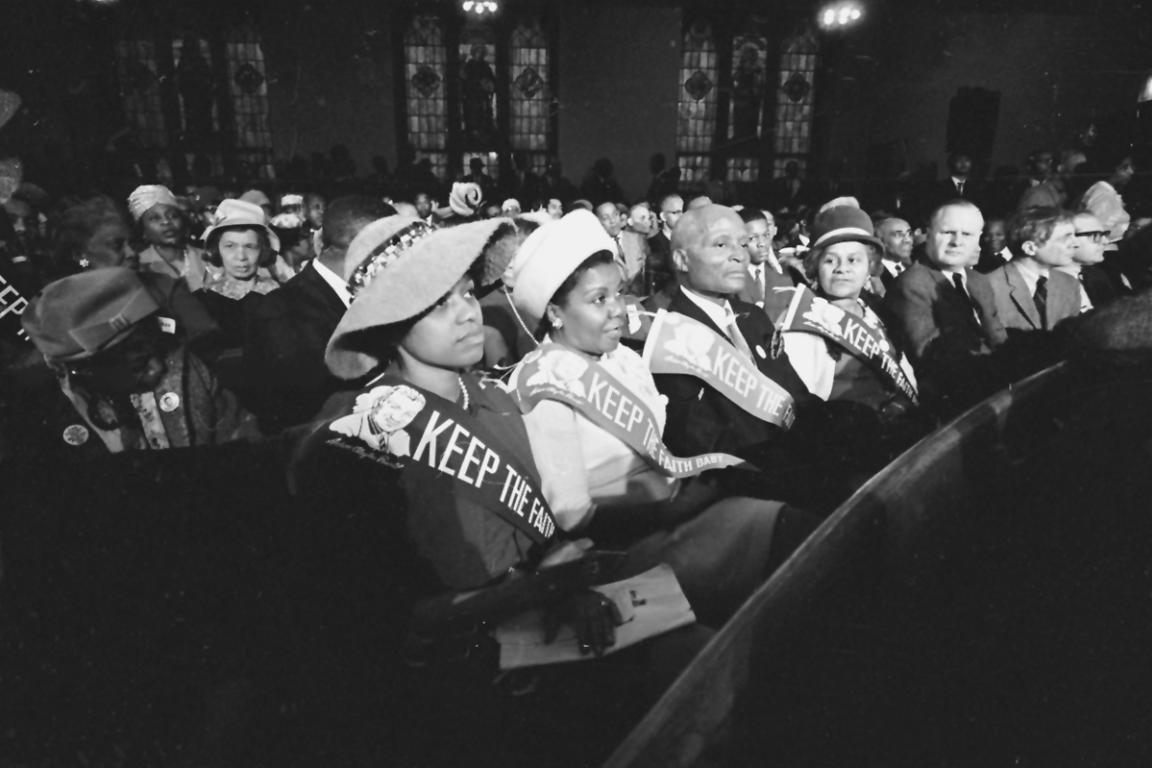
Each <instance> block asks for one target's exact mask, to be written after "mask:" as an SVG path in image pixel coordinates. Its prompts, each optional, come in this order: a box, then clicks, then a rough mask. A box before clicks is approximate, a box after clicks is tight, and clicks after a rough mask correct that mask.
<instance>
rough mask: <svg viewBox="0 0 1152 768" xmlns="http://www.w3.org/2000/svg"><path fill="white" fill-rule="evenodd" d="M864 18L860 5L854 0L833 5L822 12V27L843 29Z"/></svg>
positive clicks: (845, 0)
mask: <svg viewBox="0 0 1152 768" xmlns="http://www.w3.org/2000/svg"><path fill="white" fill-rule="evenodd" d="M863 16H864V10H863V9H862V8H861V7H860V4H859V3H855V2H852V0H843V2H838V3H832V4H831V5H826V6H824V9H823V10H821V11H820V17H819V18H820V26H821V27H822V28H824V29H842V28H844V27H847V26H850V25H852V24H855V23H856V22H858V21H860V19H861V18H863Z"/></svg>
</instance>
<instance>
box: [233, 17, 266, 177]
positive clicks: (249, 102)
mask: <svg viewBox="0 0 1152 768" xmlns="http://www.w3.org/2000/svg"><path fill="white" fill-rule="evenodd" d="M225 51H226V54H227V65H228V68H227V71H228V95H229V96H230V97H231V99H232V114H233V119H234V121H235V125H234V127H235V137H236V143H235V149H236V153H237V159H238V160H239V162H240V163H241V166H242V173H244V175H247V176H258V177H260V178H271V177H272V129H271V127H270V125H269V123H268V79H267V76H266V73H265V72H266V71H265V68H264V52H263V50H261V48H260V38H259V36H258V35H257V34H256V30H254V29H253V28H251V27H241V28H238V29H234V30H231V31H230V33H229V34H228V38H227V43H226V46H225Z"/></svg>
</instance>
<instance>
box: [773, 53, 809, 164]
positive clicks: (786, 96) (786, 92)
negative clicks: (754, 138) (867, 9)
mask: <svg viewBox="0 0 1152 768" xmlns="http://www.w3.org/2000/svg"><path fill="white" fill-rule="evenodd" d="M815 78H816V40H815V38H814V37H813V36H812V34H811V33H810V32H805V33H801V34H799V35H796V36H794V37H791V38H789V39H787V40H785V41H784V44H783V46H782V47H781V53H780V72H779V74H778V75H777V80H776V84H777V87H776V167H777V170H782V169H783V167H784V163H786V162H787V161H788V160H792V159H795V160H798V161H802V160H803V158H804V157H805V156H807V154H808V152H809V150H811V148H812V115H813V104H814V93H813V91H814V84H815ZM789 156H791V157H789ZM801 165H803V163H802V162H801Z"/></svg>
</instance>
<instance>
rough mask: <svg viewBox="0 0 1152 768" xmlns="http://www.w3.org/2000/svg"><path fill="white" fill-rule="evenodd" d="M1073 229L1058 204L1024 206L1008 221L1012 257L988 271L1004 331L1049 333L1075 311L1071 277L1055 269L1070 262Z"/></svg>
mask: <svg viewBox="0 0 1152 768" xmlns="http://www.w3.org/2000/svg"><path fill="white" fill-rule="evenodd" d="M1075 245H1076V228H1075V226H1074V225H1073V218H1072V214H1070V213H1066V212H1064V211H1062V210H1060V209H1059V208H1026V209H1024V210H1022V211H1018V212H1017V213H1016V214H1014V215H1013V216H1012V219H1011V220H1010V221H1009V223H1008V247H1009V248H1011V249H1012V261H1010V262H1008V263H1007V264H1005V265H1004V266H1002V267H1000V268H999V269H997V270H995V271H993V272H990V273H989V274H988V282H990V283H991V284H992V296H993V299H994V301H995V303H996V312H997V314H998V315H999V316H1000V321H1001V322H1002V323H1003V324H1004V327H1005V329H1006V330H1007V331H1009V332H1013V331H1020V332H1029V331H1050V330H1052V328H1054V327H1055V326H1056V324H1057V323H1059V322H1060V321H1061V320H1065V319H1067V318H1069V317H1075V316H1076V315H1078V314H1080V286H1079V284H1078V283H1077V281H1076V278H1074V277H1072V276H1070V275H1067V274H1065V273H1063V272H1060V271H1058V270H1056V269H1055V268H1056V267H1064V266H1068V265H1069V264H1071V263H1072V252H1073V249H1074V248H1075Z"/></svg>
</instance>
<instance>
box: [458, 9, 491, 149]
mask: <svg viewBox="0 0 1152 768" xmlns="http://www.w3.org/2000/svg"><path fill="white" fill-rule="evenodd" d="M457 53H458V55H459V57H460V58H459V61H460V105H459V110H458V111H457V114H458V115H459V116H460V122H459V127H460V130H461V134H460V135H461V136H462V137H463V139H464V147H465V148H466V149H476V150H479V149H488V148H491V147H493V146H495V144H496V135H497V128H496V126H497V125H499V118H498V116H497V108H498V107H497V99H496V71H495V66H496V40H495V37H494V34H493V29H492V26H491V25H490V24H489V23H487V22H486V21H478V20H474V19H468V20H466V21H465V25H464V28H463V29H462V30H461V33H460V40H459V45H458V48H457Z"/></svg>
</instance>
